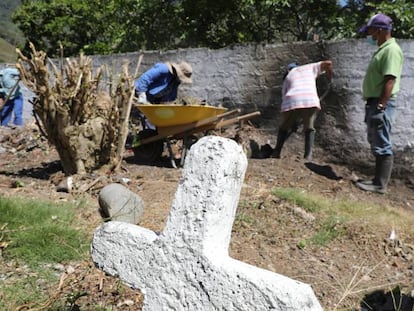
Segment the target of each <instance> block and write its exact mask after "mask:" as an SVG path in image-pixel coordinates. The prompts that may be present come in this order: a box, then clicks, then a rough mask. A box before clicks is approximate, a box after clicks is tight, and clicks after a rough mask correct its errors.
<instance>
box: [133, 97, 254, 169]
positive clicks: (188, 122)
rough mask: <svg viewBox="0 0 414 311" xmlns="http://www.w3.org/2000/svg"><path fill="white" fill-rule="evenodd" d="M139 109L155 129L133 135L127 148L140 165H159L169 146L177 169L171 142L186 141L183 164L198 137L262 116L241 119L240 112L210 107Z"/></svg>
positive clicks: (155, 106) (183, 106)
mask: <svg viewBox="0 0 414 311" xmlns="http://www.w3.org/2000/svg"><path fill="white" fill-rule="evenodd" d="M135 107H136V108H137V109H138V110H139V111H140V112H141V113H142V114H143V115H144V116H145V117H146V118H147V119H148V120H149V121H150V122H151V123H152V124H153V125H154V126H155V129H148V128H144V129H143V130H141V131H139V132H138V133H135V134H134V133H132V135H131V134H130V135H129V137H128V139H127V144H126V148H127V149H131V150H132V151H133V152H134V155H135V157H136V159H137V160H138V161H141V162H147V163H148V162H155V161H156V160H158V159H160V158H161V155H162V153H163V150H164V143H166V145H167V148H168V151H169V156H170V160H171V163H172V165H173V167H176V164H175V159H174V154H173V152H172V148H171V143H170V141H171V140H173V139H182V141H183V144H182V150H181V163H180V165H183V164H184V159H185V156H186V153H187V150H188V149H189V148H190V147H191V145H192V144H193V143H195V142H196V141H197V138H196V136H195V135H194V134H195V133H199V132H206V131H209V130H214V129H220V128H224V127H225V126H228V125H230V124H233V123H236V122H239V121H242V120H247V119H250V118H253V117H255V116H258V115H260V112H259V111H256V112H252V113H248V114H245V115H241V116H240V115H239V114H240V109H234V110H230V111H228V109H227V108H222V107H214V106H209V105H175V104H173V105H168V104H160V105H143V104H136V105H135Z"/></svg>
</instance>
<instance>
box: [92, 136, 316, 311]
mask: <svg viewBox="0 0 414 311" xmlns="http://www.w3.org/2000/svg"><path fill="white" fill-rule="evenodd" d="M246 168H247V159H246V156H245V155H244V153H243V151H242V148H241V147H240V146H239V145H237V144H236V142H234V141H232V140H229V139H226V138H221V137H217V136H207V137H203V138H202V139H200V140H199V141H198V142H197V143H196V144H195V145H193V146H192V147H191V149H190V152H189V154H188V156H187V158H186V162H185V167H184V170H183V175H182V177H181V180H180V183H179V186H178V189H177V192H176V195H175V199H174V202H173V205H172V209H171V212H170V215H169V218H168V220H167V223H166V227H165V229H164V231H163V232H162V233H161V234H159V235H157V234H156V233H154V232H153V231H150V230H148V229H145V228H142V227H139V226H135V225H132V224H127V223H122V222H107V223H104V224H103V225H101V226H100V227H99V228H98V229H97V230H96V231H95V233H94V237H93V241H92V247H91V255H92V259H93V261H94V262H95V264H96V265H97V266H98V267H99V268H101V269H103V270H104V271H105V272H107V273H108V274H110V275H115V276H119V277H120V279H121V280H122V281H124V282H125V283H127V284H128V285H129V286H131V287H133V288H138V289H140V290H141V291H142V292H143V294H144V296H145V298H144V307H143V310H151V311H153V310H154V311H158V310H191V311H193V310H200V311H208V310H246V311H253V310H255V311H256V310H280V311H289V310H292V311H293V310H297V311H306V310H315V311H316V310H322V307H321V306H320V304H319V302H318V300H317V299H316V297H315V295H314V293H313V291H312V289H311V287H310V286H309V285H307V284H304V283H301V282H298V281H295V280H292V279H290V278H288V277H285V276H282V275H279V274H276V273H273V272H271V271H268V270H264V269H260V268H257V267H254V266H251V265H249V264H246V263H243V262H241V261H238V260H235V259H232V258H230V257H229V255H228V247H229V242H230V236H231V229H232V225H233V221H234V217H235V213H236V209H237V204H238V200H239V195H240V190H241V186H242V183H243V179H244V174H245V171H246Z"/></svg>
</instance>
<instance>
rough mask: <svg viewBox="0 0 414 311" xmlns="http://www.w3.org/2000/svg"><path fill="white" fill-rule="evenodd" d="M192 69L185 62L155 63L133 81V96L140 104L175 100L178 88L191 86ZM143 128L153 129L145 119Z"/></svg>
mask: <svg viewBox="0 0 414 311" xmlns="http://www.w3.org/2000/svg"><path fill="white" fill-rule="evenodd" d="M192 73H193V69H192V67H191V65H190V64H188V63H187V62H184V61H182V62H180V63H172V62H166V63H156V64H155V65H154V66H152V67H151V68H150V69H148V70H147V71H146V72H144V73H143V74H142V75H141V76H140V77H139V78H138V79H137V80H136V81H135V95H136V96H137V97H138V103H140V104H160V103H163V102H171V101H174V100H176V99H177V92H178V86H179V85H180V84H181V83H186V84H191V83H192V82H193V81H192V79H191V75H192ZM144 122H145V126H146V127H148V128H150V129H155V127H154V125H152V124H151V123H150V122H149V121H148V120H146V119H145V121H144Z"/></svg>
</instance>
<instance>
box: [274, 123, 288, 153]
mask: <svg viewBox="0 0 414 311" xmlns="http://www.w3.org/2000/svg"><path fill="white" fill-rule="evenodd" d="M287 138H288V132H287V131H285V130H282V129H279V132H278V133H277V142H276V147H275V149H273V152H272V156H271V157H272V158H276V159H280V153H281V152H282V148H283V144H284V143H285V141H286V139H287Z"/></svg>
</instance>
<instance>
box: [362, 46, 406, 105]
mask: <svg viewBox="0 0 414 311" xmlns="http://www.w3.org/2000/svg"><path fill="white" fill-rule="evenodd" d="M403 61H404V56H403V53H402V50H401V48H400V46H399V45H398V44H397V42H396V41H395V39H394V38H391V39H388V40H387V41H385V42H384V43H383V44H382V45H381V46H380V47H379V48H378V50H377V51H376V52H375V53H374V55H373V56H372V59H371V61H370V63H369V65H368V69H367V72H366V74H365V77H364V81H363V83H362V95H363V96H364V98H365V99H367V98H370V97H376V98H378V97H380V96H381V94H382V91H383V87H384V76H387V75H391V76H394V77H395V78H396V79H395V83H394V87H393V89H392V95H391V96H393V97H394V96H395V95H396V94H397V93H398V91H399V90H400V79H401V71H402V65H403Z"/></svg>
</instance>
